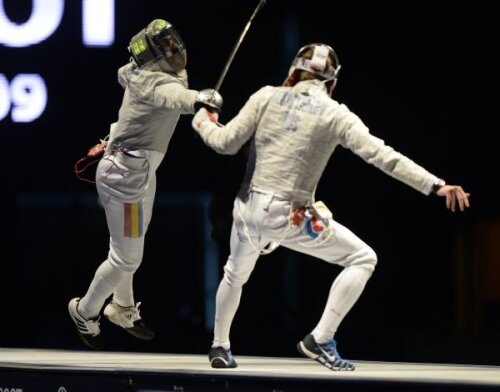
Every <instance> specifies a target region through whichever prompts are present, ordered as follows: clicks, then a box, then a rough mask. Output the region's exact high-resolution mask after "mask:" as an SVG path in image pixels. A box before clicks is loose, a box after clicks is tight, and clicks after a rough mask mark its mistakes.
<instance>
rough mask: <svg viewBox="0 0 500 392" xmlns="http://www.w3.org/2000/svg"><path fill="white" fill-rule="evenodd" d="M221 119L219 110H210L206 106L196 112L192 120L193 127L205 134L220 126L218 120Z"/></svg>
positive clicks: (199, 132)
mask: <svg viewBox="0 0 500 392" xmlns="http://www.w3.org/2000/svg"><path fill="white" fill-rule="evenodd" d="M218 119H219V114H218V113H217V112H210V111H208V110H207V109H205V108H203V107H202V108H201V109H200V110H198V111H197V112H196V114H195V115H194V117H193V121H191V125H192V126H193V129H194V130H195V131H196V132H198V134H200V135H201V136H203V134H204V133H206V132H212V131H213V130H215V129H216V128H219V125H218V123H217V120H218Z"/></svg>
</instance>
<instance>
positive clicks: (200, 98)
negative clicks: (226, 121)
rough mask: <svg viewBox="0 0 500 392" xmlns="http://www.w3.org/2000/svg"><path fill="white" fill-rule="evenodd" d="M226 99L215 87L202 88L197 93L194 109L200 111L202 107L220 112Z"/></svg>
mask: <svg viewBox="0 0 500 392" xmlns="http://www.w3.org/2000/svg"><path fill="white" fill-rule="evenodd" d="M223 102H224V100H223V99H222V95H220V94H219V92H218V91H216V90H214V89H213V88H207V89H205V90H201V91H199V92H198V94H196V98H195V104H194V109H195V111H198V110H199V109H200V108H202V107H203V108H205V109H207V110H208V111H209V112H216V113H219V112H220V111H221V109H222V104H223Z"/></svg>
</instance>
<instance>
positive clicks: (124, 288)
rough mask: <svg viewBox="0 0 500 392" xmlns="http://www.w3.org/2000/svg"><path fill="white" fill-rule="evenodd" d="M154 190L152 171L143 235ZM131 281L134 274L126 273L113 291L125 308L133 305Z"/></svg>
mask: <svg viewBox="0 0 500 392" xmlns="http://www.w3.org/2000/svg"><path fill="white" fill-rule="evenodd" d="M155 192H156V175H155V172H154V171H152V172H151V173H150V175H149V184H148V189H147V190H146V194H145V197H144V202H143V220H144V222H143V227H144V235H146V233H147V230H148V227H149V223H150V222H151V217H152V214H153V204H154V198H155ZM133 281H134V274H128V275H127V276H126V277H124V279H123V281H122V282H121V283H120V284H119V285H118V286H117V287H116V289H115V290H114V292H113V302H115V303H117V304H118V305H120V306H122V307H125V308H127V307H131V306H135V298H134V283H133Z"/></svg>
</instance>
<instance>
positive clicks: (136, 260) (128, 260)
mask: <svg viewBox="0 0 500 392" xmlns="http://www.w3.org/2000/svg"><path fill="white" fill-rule="evenodd" d="M108 261H109V263H110V264H111V265H112V266H113V267H115V268H118V269H120V270H122V271H125V272H135V271H137V269H138V268H139V266H140V265H141V261H142V257H124V256H121V257H119V256H118V255H117V254H116V253H114V252H109V254H108Z"/></svg>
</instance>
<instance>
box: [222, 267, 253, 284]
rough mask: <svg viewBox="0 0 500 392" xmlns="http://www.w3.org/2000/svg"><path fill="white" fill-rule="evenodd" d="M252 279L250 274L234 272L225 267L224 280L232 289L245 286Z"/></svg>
mask: <svg viewBox="0 0 500 392" xmlns="http://www.w3.org/2000/svg"><path fill="white" fill-rule="evenodd" d="M249 277H250V273H248V272H238V271H233V270H231V268H229V267H227V266H226V267H224V280H225V281H226V282H227V284H229V286H231V287H241V286H243V285H244V284H245V283H246V282H247V281H248V278H249Z"/></svg>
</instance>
